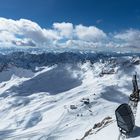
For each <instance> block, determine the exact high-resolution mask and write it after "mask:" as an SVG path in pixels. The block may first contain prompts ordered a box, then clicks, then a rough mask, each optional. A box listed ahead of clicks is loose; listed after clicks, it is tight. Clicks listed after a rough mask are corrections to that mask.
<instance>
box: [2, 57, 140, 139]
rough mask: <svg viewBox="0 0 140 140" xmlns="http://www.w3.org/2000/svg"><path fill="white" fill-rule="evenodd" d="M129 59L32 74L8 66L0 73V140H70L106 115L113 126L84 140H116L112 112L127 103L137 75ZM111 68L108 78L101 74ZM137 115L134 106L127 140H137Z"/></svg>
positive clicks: (39, 70)
mask: <svg viewBox="0 0 140 140" xmlns="http://www.w3.org/2000/svg"><path fill="white" fill-rule="evenodd" d="M129 59H130V58H129V57H127V58H126V57H125V58H121V59H119V58H117V62H116V63H117V64H116V63H114V62H112V63H110V62H108V61H106V63H102V62H100V61H97V62H95V63H93V64H90V62H86V63H83V64H82V63H81V64H80V63H79V64H77V66H76V67H75V65H72V64H63V65H61V64H58V65H57V64H56V65H53V66H48V67H47V66H43V67H36V71H32V70H30V69H25V68H19V67H15V66H11V67H8V68H7V69H6V70H4V71H2V72H0V102H1V105H0V140H76V139H80V138H82V137H83V136H84V134H85V132H86V131H88V130H90V129H91V128H93V126H94V124H96V123H98V122H101V121H102V120H103V119H104V118H105V117H108V116H110V117H112V120H113V122H112V123H110V124H108V125H107V126H106V127H104V128H102V129H100V131H97V132H96V133H94V132H93V134H91V135H88V136H86V137H85V139H84V140H93V139H94V140H116V139H117V138H118V136H119V131H118V127H117V124H116V122H115V114H114V112H115V109H116V108H117V107H118V106H119V105H120V104H121V103H127V102H128V97H129V95H130V94H131V92H132V82H131V78H132V74H133V73H134V72H135V71H137V73H138V75H139V73H140V67H139V64H137V65H135V64H131V63H128V60H129ZM112 68H113V69H114V71H115V72H114V73H111V74H103V73H102V75H101V72H102V70H104V71H105V72H106V71H107V72H110V70H111V69H112ZM138 79H140V77H138ZM138 83H139V81H138ZM85 99H89V101H90V104H88V105H87V104H85V103H84V100H85ZM71 105H73V107H75V108H74V109H71ZM139 116H140V105H139V106H138V111H137V114H136V127H135V129H134V131H133V133H132V134H131V136H130V137H129V138H128V139H130V140H139V139H140V117H139Z"/></svg>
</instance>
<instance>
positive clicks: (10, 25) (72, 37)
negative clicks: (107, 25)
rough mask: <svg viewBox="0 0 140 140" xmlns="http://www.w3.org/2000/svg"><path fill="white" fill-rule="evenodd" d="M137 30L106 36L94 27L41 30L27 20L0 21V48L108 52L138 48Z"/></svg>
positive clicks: (60, 26) (58, 26) (63, 26)
mask: <svg viewBox="0 0 140 140" xmlns="http://www.w3.org/2000/svg"><path fill="white" fill-rule="evenodd" d="M139 44H140V30H136V29H129V30H125V31H123V32H120V33H110V34H106V33H105V32H104V31H103V30H101V29H99V28H97V27H95V26H84V25H81V24H80V25H73V24H72V23H66V22H62V23H54V24H53V25H52V28H49V29H47V28H41V27H40V26H39V25H38V24H37V23H35V22H33V21H31V20H27V19H20V20H12V19H6V18H0V45H1V46H6V45H9V46H33V47H35V46H36V47H71V48H82V49H83V48H84V49H86V48H97V47H99V48H101V47H102V48H110V47H111V48H112V47H116V48H119V47H125V48H126V47H128V48H132V46H135V48H136V47H137V48H138V47H139Z"/></svg>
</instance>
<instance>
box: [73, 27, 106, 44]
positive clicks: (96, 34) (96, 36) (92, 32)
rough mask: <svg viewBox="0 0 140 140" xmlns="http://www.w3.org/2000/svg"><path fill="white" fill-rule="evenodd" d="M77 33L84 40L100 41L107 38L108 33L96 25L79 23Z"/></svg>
mask: <svg viewBox="0 0 140 140" xmlns="http://www.w3.org/2000/svg"><path fill="white" fill-rule="evenodd" d="M75 32H76V35H77V37H78V39H80V40H84V41H91V42H98V41H100V40H102V39H105V38H106V37H107V35H106V34H105V33H104V32H103V31H102V30H100V29H98V28H97V27H95V26H89V27H86V26H83V25H77V26H76V28H75Z"/></svg>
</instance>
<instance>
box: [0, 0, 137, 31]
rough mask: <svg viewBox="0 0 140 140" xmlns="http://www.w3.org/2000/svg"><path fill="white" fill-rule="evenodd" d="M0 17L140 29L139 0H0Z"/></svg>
mask: <svg viewBox="0 0 140 140" xmlns="http://www.w3.org/2000/svg"><path fill="white" fill-rule="evenodd" d="M0 16H1V17H5V18H12V19H20V18H25V19H30V20H33V21H35V22H37V23H38V24H39V25H40V26H41V27H50V26H51V25H52V24H53V23H54V22H71V23H73V24H83V25H86V26H89V25H95V26H97V27H99V28H101V29H103V30H104V31H106V32H112V31H118V30H122V29H128V28H140V1H139V0H0Z"/></svg>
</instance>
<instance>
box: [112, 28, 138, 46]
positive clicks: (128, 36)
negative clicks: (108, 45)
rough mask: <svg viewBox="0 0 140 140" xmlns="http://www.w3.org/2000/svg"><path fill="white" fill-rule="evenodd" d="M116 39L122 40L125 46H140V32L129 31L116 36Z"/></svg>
mask: <svg viewBox="0 0 140 140" xmlns="http://www.w3.org/2000/svg"><path fill="white" fill-rule="evenodd" d="M114 38H115V39H118V40H120V42H122V43H123V44H125V46H129V45H130V46H137V47H139V44H140V30H136V29H129V30H126V31H124V32H122V33H118V34H116V35H115V36H114Z"/></svg>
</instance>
